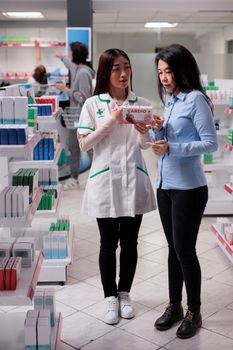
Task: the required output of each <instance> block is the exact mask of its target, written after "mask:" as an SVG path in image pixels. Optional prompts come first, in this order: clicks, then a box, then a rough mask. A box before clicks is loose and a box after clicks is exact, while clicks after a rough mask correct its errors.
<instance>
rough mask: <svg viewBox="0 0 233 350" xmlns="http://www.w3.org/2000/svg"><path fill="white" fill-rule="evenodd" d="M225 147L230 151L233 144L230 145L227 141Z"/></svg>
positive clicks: (232, 148)
mask: <svg viewBox="0 0 233 350" xmlns="http://www.w3.org/2000/svg"><path fill="white" fill-rule="evenodd" d="M224 148H225V149H227V150H228V151H230V152H231V151H232V150H233V146H231V145H229V143H225V145H224Z"/></svg>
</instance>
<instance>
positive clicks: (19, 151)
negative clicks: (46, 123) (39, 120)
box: [0, 132, 42, 159]
mask: <svg viewBox="0 0 233 350" xmlns="http://www.w3.org/2000/svg"><path fill="white" fill-rule="evenodd" d="M41 137H42V136H41V133H40V132H36V133H35V134H34V135H32V136H29V139H28V141H27V143H26V144H25V145H1V146H0V157H14V158H15V157H17V158H24V159H27V158H28V157H29V156H30V154H31V152H32V151H33V149H34V147H35V146H36V145H37V143H38V142H39V141H40V140H41Z"/></svg>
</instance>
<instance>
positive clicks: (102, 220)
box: [78, 48, 156, 324]
mask: <svg viewBox="0 0 233 350" xmlns="http://www.w3.org/2000/svg"><path fill="white" fill-rule="evenodd" d="M128 104H129V105H132V106H135V108H136V106H137V105H140V106H148V105H150V102H149V101H148V100H146V99H144V98H142V97H138V96H136V95H135V94H134V93H133V92H132V71H131V64H130V60H129V57H128V56H127V54H126V53H125V52H124V51H122V50H119V49H116V48H114V49H109V50H106V51H105V52H103V53H102V54H101V56H100V59H99V66H98V71H97V79H96V86H95V90H94V96H93V97H91V98H89V99H87V100H86V102H85V104H84V106H83V109H82V112H81V115H80V120H79V126H78V132H79V143H80V148H81V150H83V151H88V150H89V149H91V148H93V150H94V152H93V162H92V166H91V170H90V175H89V178H88V180H87V185H86V189H85V193H84V198H83V205H82V212H83V213H84V214H88V215H91V216H94V217H96V218H97V224H98V227H99V232H100V252H99V268H100V274H101V281H102V285H103V290H104V296H105V299H106V305H107V310H106V314H105V316H104V322H105V323H107V324H116V323H117V322H118V321H119V315H120V316H121V317H123V318H127V319H128V318H132V317H134V308H133V305H132V302H131V300H130V296H129V293H130V289H131V286H132V283H133V279H134V274H135V270H136V265H137V239H138V232H139V229H140V225H141V221H142V216H143V214H144V213H147V212H150V211H152V210H154V209H155V207H156V205H155V198H154V193H153V189H152V186H151V182H150V179H149V176H148V173H147V170H146V165H145V162H144V159H143V156H142V152H141V149H146V148H148V146H147V145H146V141H149V140H150V138H149V134H148V131H147V129H145V128H141V126H140V125H133V124H124V123H123V116H122V106H124V105H128ZM119 242H120V248H121V249H120V271H119V280H118V281H117V282H116V249H117V247H118V243H119Z"/></svg>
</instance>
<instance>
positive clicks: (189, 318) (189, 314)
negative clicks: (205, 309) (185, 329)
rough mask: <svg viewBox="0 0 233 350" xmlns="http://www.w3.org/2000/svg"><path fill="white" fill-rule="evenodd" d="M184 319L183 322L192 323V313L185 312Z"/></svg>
mask: <svg viewBox="0 0 233 350" xmlns="http://www.w3.org/2000/svg"><path fill="white" fill-rule="evenodd" d="M184 319H185V321H189V322H192V320H193V312H192V311H190V310H187V312H186V315H185V317H184Z"/></svg>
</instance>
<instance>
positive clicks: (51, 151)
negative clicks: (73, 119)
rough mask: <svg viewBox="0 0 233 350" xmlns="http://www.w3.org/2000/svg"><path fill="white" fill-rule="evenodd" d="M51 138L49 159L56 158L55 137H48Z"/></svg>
mask: <svg viewBox="0 0 233 350" xmlns="http://www.w3.org/2000/svg"><path fill="white" fill-rule="evenodd" d="M48 140H49V160H53V159H54V140H53V138H50V139H48Z"/></svg>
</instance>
